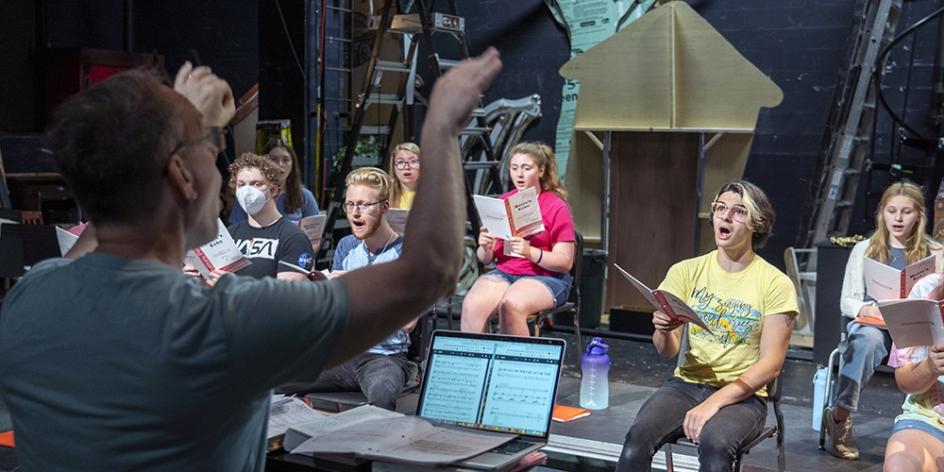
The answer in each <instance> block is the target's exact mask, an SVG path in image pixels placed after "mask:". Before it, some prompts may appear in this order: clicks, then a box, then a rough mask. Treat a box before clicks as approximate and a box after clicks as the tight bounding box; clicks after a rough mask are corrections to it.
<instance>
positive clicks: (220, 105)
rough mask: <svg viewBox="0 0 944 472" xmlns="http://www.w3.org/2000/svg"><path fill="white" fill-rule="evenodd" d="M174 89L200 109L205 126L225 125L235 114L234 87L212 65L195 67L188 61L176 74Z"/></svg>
mask: <svg viewBox="0 0 944 472" xmlns="http://www.w3.org/2000/svg"><path fill="white" fill-rule="evenodd" d="M174 90H176V91H177V92H178V93H180V94H181V95H183V96H184V97H186V98H187V100H189V101H190V103H192V104H193V106H194V107H195V108H196V109H197V111H199V112H200V114H201V115H202V117H203V126H220V127H222V126H226V125H227V124H228V123H229V120H231V119H232V118H233V115H235V114H236V104H235V100H234V99H233V90H232V89H231V88H230V87H229V84H228V83H226V81H225V80H223V79H221V78H219V77H217V76H216V74H214V73H213V71H211V70H210V68H209V67H206V66H200V67H193V65H191V64H190V62H189V61H187V62H185V63H184V65H183V66H181V67H180V70H178V71H177V76H176V77H175V78H174Z"/></svg>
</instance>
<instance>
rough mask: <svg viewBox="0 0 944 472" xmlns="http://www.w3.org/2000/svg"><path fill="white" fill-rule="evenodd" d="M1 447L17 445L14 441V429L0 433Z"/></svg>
mask: <svg viewBox="0 0 944 472" xmlns="http://www.w3.org/2000/svg"><path fill="white" fill-rule="evenodd" d="M0 447H16V444H14V442H13V430H12V429H11V430H10V431H4V432H2V433H0Z"/></svg>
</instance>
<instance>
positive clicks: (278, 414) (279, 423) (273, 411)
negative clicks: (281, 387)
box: [266, 394, 326, 439]
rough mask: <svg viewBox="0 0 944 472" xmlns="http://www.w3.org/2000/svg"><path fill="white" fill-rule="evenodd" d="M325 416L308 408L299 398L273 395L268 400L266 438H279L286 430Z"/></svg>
mask: <svg viewBox="0 0 944 472" xmlns="http://www.w3.org/2000/svg"><path fill="white" fill-rule="evenodd" d="M324 416H326V415H325V414H324V413H319V412H318V411H316V410H315V409H313V408H312V407H310V406H308V405H306V404H305V402H303V401H302V400H301V399H300V398H297V397H289V396H285V395H278V394H273V395H272V397H271V398H270V399H269V426H268V429H267V430H266V437H267V438H269V439H272V438H274V437H276V436H281V435H283V434H285V432H286V431H288V428H290V427H292V426H295V425H299V424H304V423H310V422H312V421H317V420H318V419H320V418H323V417H324Z"/></svg>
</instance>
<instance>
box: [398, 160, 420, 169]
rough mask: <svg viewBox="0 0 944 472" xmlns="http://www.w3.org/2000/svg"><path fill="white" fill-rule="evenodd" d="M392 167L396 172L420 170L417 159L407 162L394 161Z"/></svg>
mask: <svg viewBox="0 0 944 472" xmlns="http://www.w3.org/2000/svg"><path fill="white" fill-rule="evenodd" d="M393 165H394V167H396V168H397V170H407V169H419V168H420V160H419V159H413V160H409V161H394V163H393Z"/></svg>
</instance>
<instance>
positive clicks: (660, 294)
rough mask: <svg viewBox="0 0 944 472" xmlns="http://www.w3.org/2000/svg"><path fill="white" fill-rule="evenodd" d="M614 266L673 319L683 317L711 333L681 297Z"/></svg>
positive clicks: (653, 304) (647, 298) (656, 306)
mask: <svg viewBox="0 0 944 472" xmlns="http://www.w3.org/2000/svg"><path fill="white" fill-rule="evenodd" d="M613 267H616V270H618V271H619V272H620V273H621V274H623V277H626V280H629V283H631V284H633V287H635V288H636V290H638V291H639V293H641V294H642V296H643V297H645V298H646V301H648V302H649V304H650V305H652V307H653V308H655V309H657V310H662V312H663V313H665V314H666V315H669V317H671V318H672V319H675V320H678V319H681V320H682V321H686V322H689V323H694V324H695V325H696V326H698V327H700V328H701V329H703V330H705V331H708V332H709V333H711V329H709V328H708V325H706V324H705V322H704V321H702V319H701V317H700V316H698V313H695V310H692V307H690V306H688V304H687V303H685V302H684V301H682V299H681V298H679V297H677V296H675V295H674V294H672V292H669V291H667V290H652V289H650V288H649V287H647V286H646V284H644V283H642V282H641V281H639V279H637V278H636V277H633V276H632V275H630V274H629V272H626V271H625V270H623V268H622V267H620V266H619V265H617V264H613ZM712 334H713V333H712Z"/></svg>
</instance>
